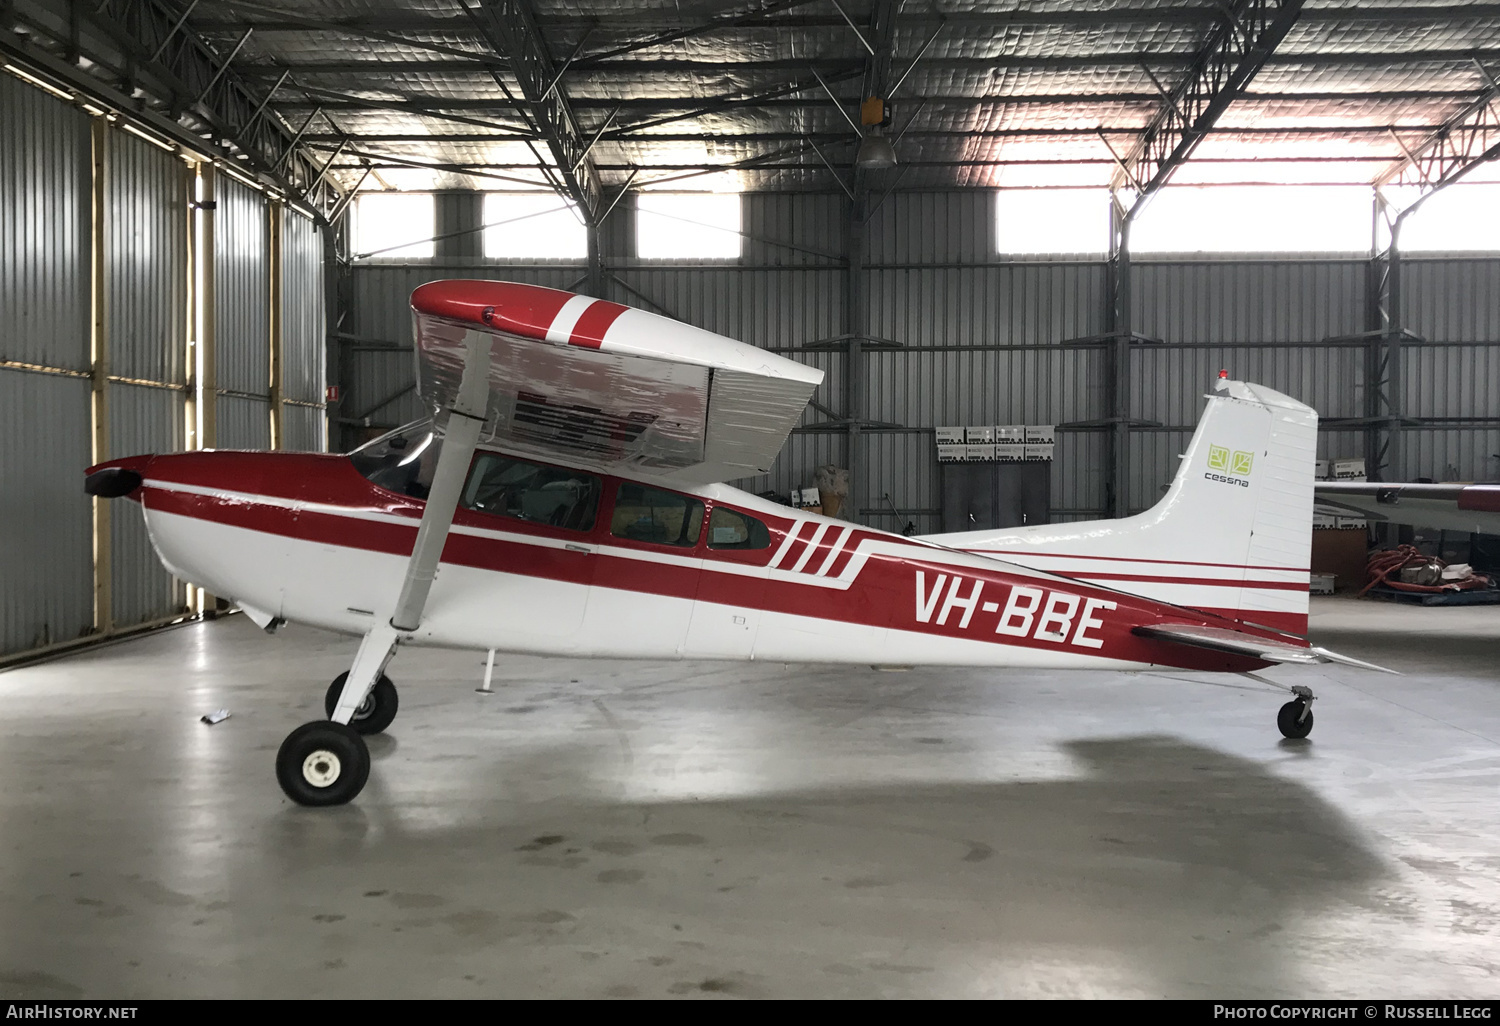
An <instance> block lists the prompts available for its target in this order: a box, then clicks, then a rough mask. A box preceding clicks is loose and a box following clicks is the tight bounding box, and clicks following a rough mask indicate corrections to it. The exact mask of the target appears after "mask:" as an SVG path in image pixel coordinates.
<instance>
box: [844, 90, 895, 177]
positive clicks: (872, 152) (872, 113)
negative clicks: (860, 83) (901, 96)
mask: <svg viewBox="0 0 1500 1026" xmlns="http://www.w3.org/2000/svg"><path fill="white" fill-rule="evenodd" d="M859 120H860V123H861V124H862V125H864V126H865V128H866V131H865V134H864V135H863V136H861V137H860V140H859V150H858V152H856V153H855V154H854V166H855V167H857V168H860V169H861V170H864V171H878V170H881V169H882V168H887V167H895V166H896V148H895V147H894V146H892V145H891V141H890V140H889V139H887V138H886V137H885V134H884V132H882V131H881V129H882V128H884V127H885V126H886V125H889V124H890V123H891V112H890V110H889V109H888V108H887V107H886V105H885V101H884V100H882V99H881V98H880V97H878V96H871V97H870V98H869V99H867V100H865V102H864V103H862V104H860V105H859Z"/></svg>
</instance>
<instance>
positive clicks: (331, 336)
mask: <svg viewBox="0 0 1500 1026" xmlns="http://www.w3.org/2000/svg"><path fill="white" fill-rule="evenodd" d="M348 223H349V213H348V210H347V208H346V209H345V211H344V213H343V215H342V216H341V218H340V220H339V221H337V222H334V223H332V224H329V223H323V224H320V225H318V236H319V237H320V238H321V239H322V240H323V333H324V334H323V376H324V380H323V398H324V401H325V404H324V408H323V415H324V416H323V420H324V437H325V438H326V439H327V440H328V441H327V445H328V449H329V451H330V452H344V451H345V450H346V449H347V448H348V446H346V445H345V444H344V425H343V414H344V410H345V408H346V406H345V396H344V391H343V389H344V383H345V382H346V381H348V380H349V375H348V373H347V372H346V369H345V367H344V344H343V343H342V342H341V341H340V340H339V330H340V327H341V325H342V323H343V310H344V307H343V303H342V292H341V286H340V270H341V266H340V262H339V245H340V242H341V240H342V238H344V237H345V236H346V235H347V232H344V231H341V230H340V227H339V226H340V225H341V224H343V225H347V224H348ZM334 389H337V393H336V394H337V395H338V398H337V399H333V398H330V396H331V395H332V394H335V393H333V392H332V390H334Z"/></svg>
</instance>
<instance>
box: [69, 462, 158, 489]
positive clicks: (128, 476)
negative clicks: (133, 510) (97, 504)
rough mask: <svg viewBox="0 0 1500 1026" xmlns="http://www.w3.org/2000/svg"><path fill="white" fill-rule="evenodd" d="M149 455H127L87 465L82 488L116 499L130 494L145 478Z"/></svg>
mask: <svg viewBox="0 0 1500 1026" xmlns="http://www.w3.org/2000/svg"><path fill="white" fill-rule="evenodd" d="M151 460H152V457H151V456H128V457H126V458H125V459H120V460H110V461H109V462H107V463H100V464H99V465H98V466H94V467H89V468H88V470H87V471H85V473H86V474H87V475H88V476H87V477H85V478H84V479H83V490H84V491H85V492H87V493H88V494H90V495H97V496H98V497H99V498H101V499H118V498H120V497H121V496H126V495H130V494H131V493H132V492H134V491H135V490H136V489H137V488H139V487H140V486H141V482H142V481H143V480H145V475H144V471H145V469H146V466H147V465H148V464H149V463H150V462H151Z"/></svg>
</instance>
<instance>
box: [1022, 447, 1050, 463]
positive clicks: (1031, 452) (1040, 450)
mask: <svg viewBox="0 0 1500 1026" xmlns="http://www.w3.org/2000/svg"><path fill="white" fill-rule="evenodd" d="M1026 459H1027V460H1028V461H1030V460H1050V459H1052V446H1050V445H1031V444H1029V443H1028V444H1027V446H1026Z"/></svg>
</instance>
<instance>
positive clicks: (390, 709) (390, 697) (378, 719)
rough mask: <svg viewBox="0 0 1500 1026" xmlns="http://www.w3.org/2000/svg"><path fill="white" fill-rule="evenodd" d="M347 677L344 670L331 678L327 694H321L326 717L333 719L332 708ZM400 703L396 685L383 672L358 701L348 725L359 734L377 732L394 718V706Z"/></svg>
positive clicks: (341, 691) (337, 700)
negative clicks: (368, 691) (360, 700)
mask: <svg viewBox="0 0 1500 1026" xmlns="http://www.w3.org/2000/svg"><path fill="white" fill-rule="evenodd" d="M348 679H349V673H348V671H347V670H346V671H345V672H343V673H341V674H339V675H338V676H337V677H335V678H333V683H332V684H329V685H328V694H326V695H324V696H323V709H324V711H326V712H327V713H328V718H329V719H330V720H331V719H333V710H335V709H337V708H338V705H339V695H341V694H343V692H344V681H346V680H348ZM399 704H400V703H399V702H398V701H397V699H396V685H394V684H392V683H391V678H389V677H387V676H386V675H385V674H383V673H382V674H381V675H380V679H379V680H377V681H376V682H375V686H374V687H373V688H371V689H370V693H369V694H368V695H366V696H365V700H364V701H363V702H361V703H359V708H357V709H355V710H354V716H353V717H351V718H350V720H349V726H351V727H353V728H354V729H355V730H357V731H359V732H360V733H361V734H379V733H380V732H381V731H382V730H384V729H385V728H386V727H389V726H390V725H391V721H392V720H394V719H395V718H396V708H397V706H398V705H399Z"/></svg>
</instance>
